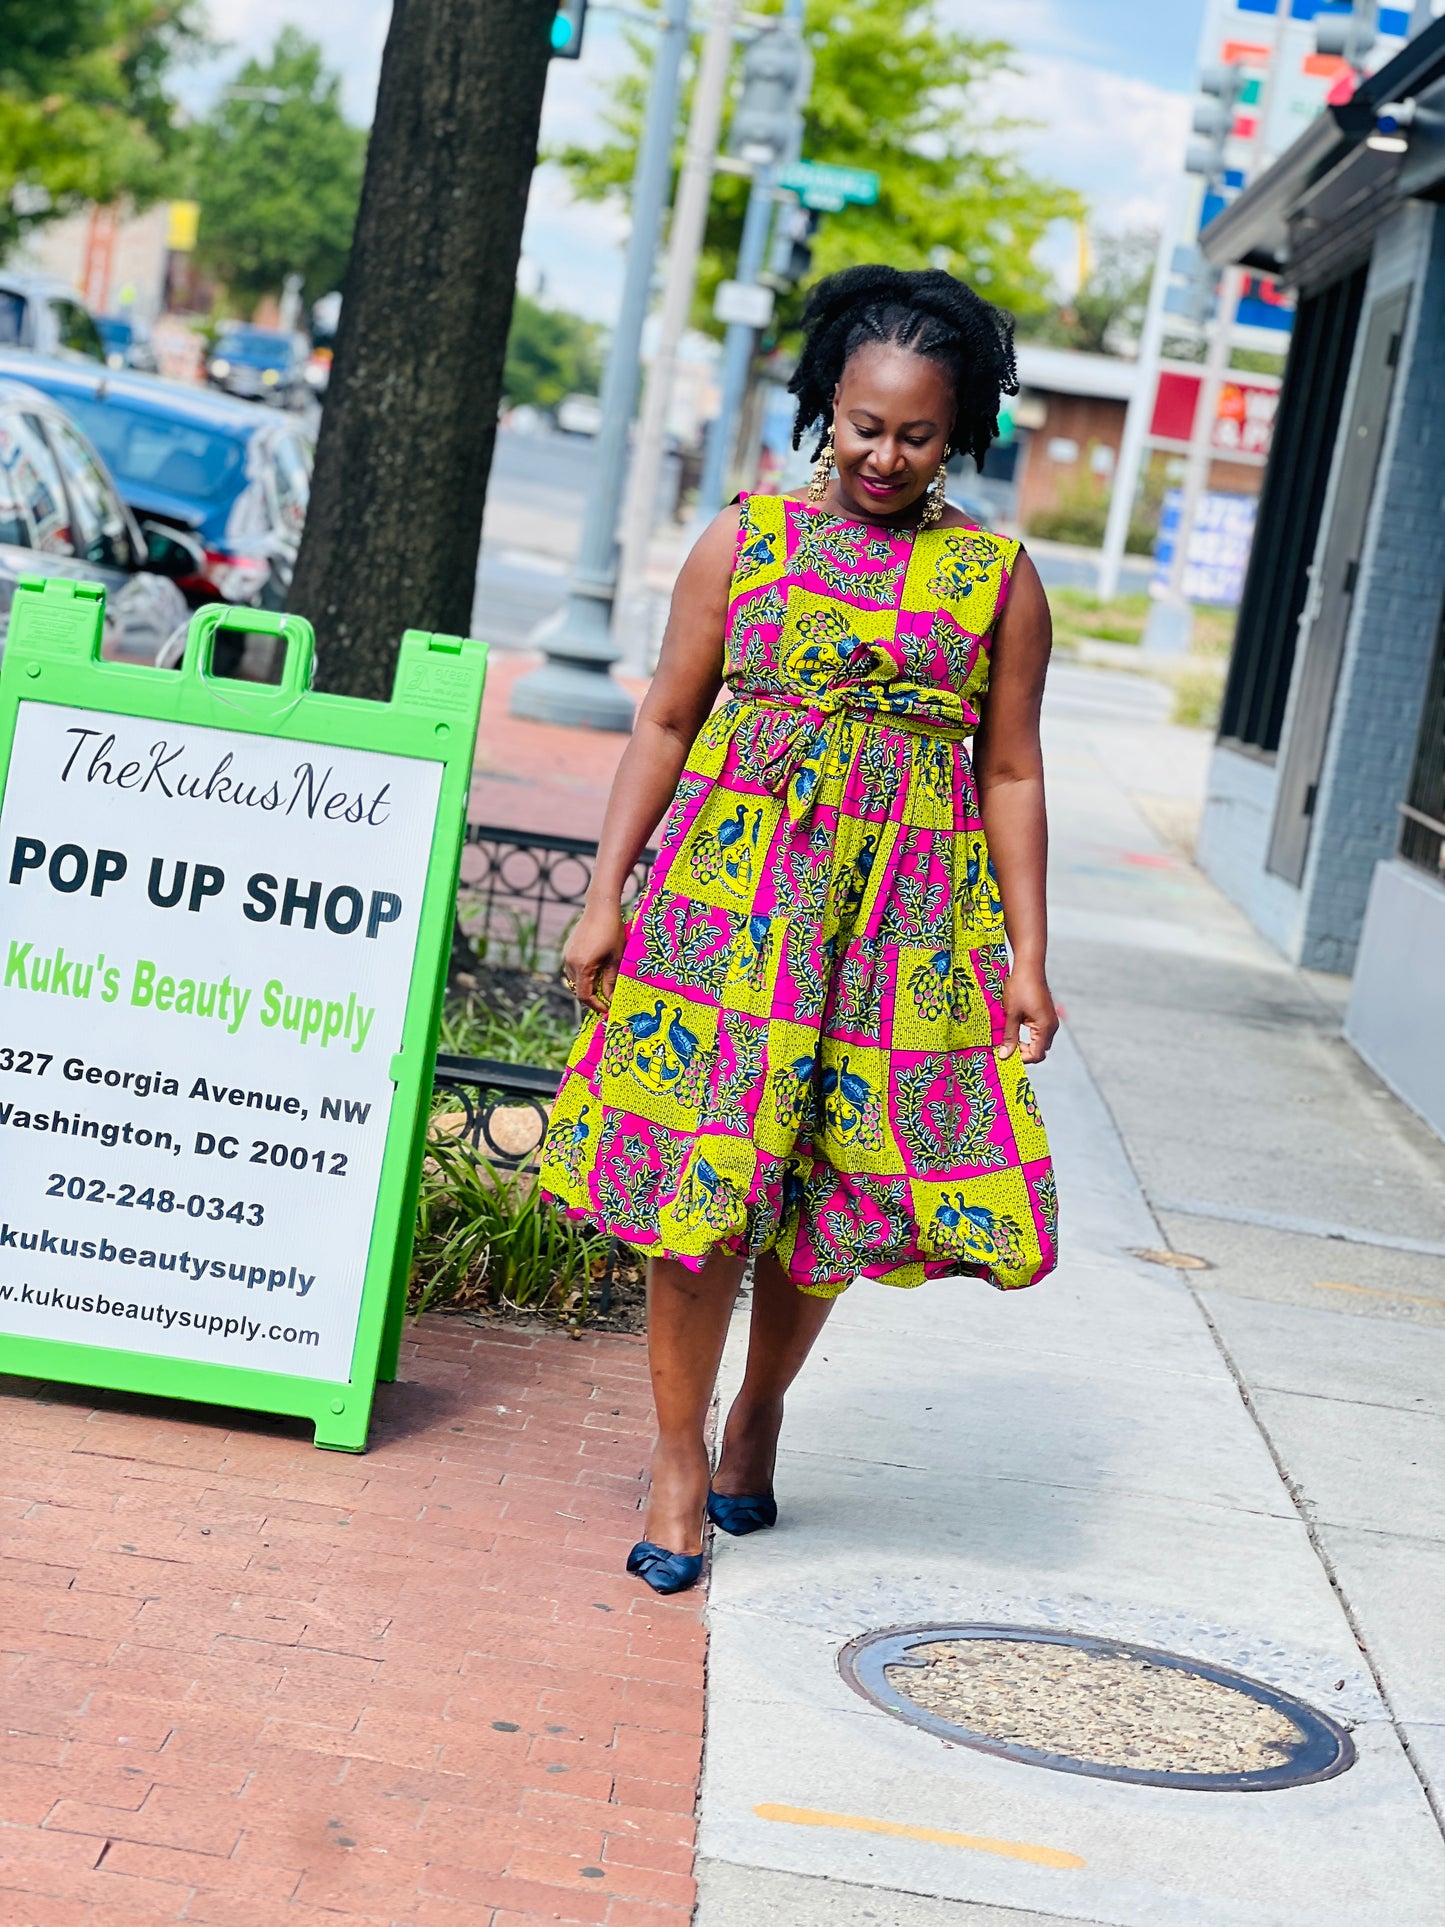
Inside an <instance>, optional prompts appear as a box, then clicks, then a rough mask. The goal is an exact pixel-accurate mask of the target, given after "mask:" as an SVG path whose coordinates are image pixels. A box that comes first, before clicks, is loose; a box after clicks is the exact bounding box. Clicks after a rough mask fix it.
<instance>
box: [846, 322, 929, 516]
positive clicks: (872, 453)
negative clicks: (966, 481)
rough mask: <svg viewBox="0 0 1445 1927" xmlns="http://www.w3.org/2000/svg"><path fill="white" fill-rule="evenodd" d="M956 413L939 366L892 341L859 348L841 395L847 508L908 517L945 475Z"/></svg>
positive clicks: (871, 343)
mask: <svg viewBox="0 0 1445 1927" xmlns="http://www.w3.org/2000/svg"><path fill="white" fill-rule="evenodd" d="M953 415H954V399H953V388H952V385H951V383H950V382H949V379H948V376H947V374H946V373H945V371H944V369H943V368H942V367H941V366H940V364H939V363H938V362H936V361H932V360H930V359H929V358H928V357H927V356H926V355H915V354H912V353H911V352H910V351H909V350H908V349H907V348H899V347H897V346H895V345H893V344H892V343H889V342H872V341H870V342H868V343H867V344H866V345H865V346H863V347H861V348H857V349H855V350H854V352H853V353H852V354H851V355H850V356H849V358H848V361H847V364H846V365H845V367H844V369H843V375H842V379H841V380H840V381H839V383H838V387H837V389H836V391H835V393H834V396H833V459H834V461H835V462H836V463H837V468H838V474H837V479H836V481H835V483H834V488H835V491H836V493H837V494H838V495H839V496H841V498H842V503H843V506H844V507H845V508H848V509H851V510H853V511H854V512H855V513H858V514H862V515H865V516H867V517H868V518H869V519H870V520H872V521H875V522H882V521H892V520H893V519H894V518H895V517H896V518H899V519H902V520H907V519H908V517H909V512H910V511H911V510H913V509H915V508H916V507H917V504H918V502H919V500H920V498H921V497H922V496H923V494H924V493H925V491H926V490H927V488H928V485H929V483H930V482H931V481H932V480H933V478H934V476H935V475H936V474H937V472H938V464H939V463H940V462H941V461H942V460H943V451H944V449H945V448H946V447H947V445H948V436H949V431H950V430H951V429H952V427H953Z"/></svg>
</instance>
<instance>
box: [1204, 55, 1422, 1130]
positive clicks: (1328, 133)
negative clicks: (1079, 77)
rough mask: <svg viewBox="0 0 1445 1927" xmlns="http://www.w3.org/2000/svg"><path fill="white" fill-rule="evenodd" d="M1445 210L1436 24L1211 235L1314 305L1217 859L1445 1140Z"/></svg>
mask: <svg viewBox="0 0 1445 1927" xmlns="http://www.w3.org/2000/svg"><path fill="white" fill-rule="evenodd" d="M1402 107H1403V109H1404V111H1403V112H1401V111H1399V110H1400V109H1401V108H1402ZM1442 202H1445V20H1437V21H1435V22H1434V24H1432V25H1430V26H1428V27H1426V29H1425V30H1424V32H1422V33H1421V34H1419V35H1418V36H1417V37H1416V38H1415V39H1414V40H1412V41H1411V42H1409V43H1408V44H1407V45H1406V46H1405V47H1404V48H1403V49H1402V51H1401V52H1400V53H1399V54H1397V55H1396V57H1395V58H1394V59H1393V60H1392V61H1390V62H1389V63H1388V65H1387V66H1386V67H1384V68H1382V69H1381V70H1380V71H1379V72H1377V73H1376V74H1374V75H1372V76H1371V77H1370V79H1369V80H1367V81H1366V82H1365V83H1364V84H1363V85H1362V86H1361V87H1360V88H1359V90H1358V91H1357V92H1356V93H1355V95H1354V97H1353V99H1351V100H1350V101H1349V102H1348V103H1345V104H1343V105H1341V106H1337V107H1334V108H1331V109H1330V110H1329V111H1328V112H1326V113H1325V114H1323V115H1321V117H1320V118H1319V119H1318V120H1317V121H1316V122H1315V123H1314V125H1313V126H1312V127H1310V129H1309V130H1308V131H1307V132H1306V133H1305V134H1304V135H1303V136H1301V138H1300V139H1299V140H1298V141H1296V142H1295V144H1294V146H1292V147H1291V148H1290V149H1289V150H1288V151H1287V152H1286V153H1285V154H1283V155H1282V156H1281V157H1280V159H1279V160H1278V161H1277V162H1276V163H1275V165H1274V166H1273V167H1272V168H1270V169H1269V170H1268V172H1267V173H1265V174H1264V175H1262V176H1261V177H1260V178H1259V180H1257V181H1256V182H1255V183H1253V184H1252V185H1251V186H1250V187H1249V188H1248V189H1247V190H1246V191H1245V192H1244V193H1243V194H1241V195H1240V196H1239V198H1238V199H1237V200H1236V201H1234V202H1233V203H1232V204H1231V205H1230V207H1229V208H1228V209H1227V210H1226V211H1225V212H1224V213H1223V214H1221V215H1220V216H1219V217H1218V218H1217V219H1216V220H1215V221H1214V222H1213V223H1212V225H1211V226H1210V227H1209V228H1208V229H1206V231H1205V234H1204V236H1203V241H1202V245H1203V246H1204V249H1205V252H1206V253H1207V254H1208V255H1209V257H1210V258H1211V259H1212V260H1213V261H1214V262H1216V263H1217V264H1220V265H1223V264H1224V263H1227V262H1236V263H1240V264H1243V265H1246V266H1250V267H1255V268H1260V269H1263V270H1265V271H1267V272H1274V273H1280V274H1281V275H1282V276H1283V277H1284V279H1285V280H1286V281H1287V282H1288V283H1289V284H1290V285H1291V286H1293V287H1294V288H1295V289H1296V290H1297V291H1298V296H1299V310H1298V316H1297V320H1296V325H1295V331H1294V337H1293V344H1292V347H1291V352H1290V360H1289V364H1288V367H1287V369H1286V372H1285V378H1284V386H1283V390H1282V392H1281V396H1280V405H1279V414H1278V419H1277V423H1276V428H1275V435H1274V443H1273V450H1272V454H1271V459H1270V463H1269V467H1268V469H1267V471H1266V475H1265V482H1264V489H1263V494H1262V497H1261V503H1260V514H1259V523H1258V528H1257V532H1256V537H1255V544H1254V551H1253V555H1252V558H1251V562H1250V569H1249V575H1248V578H1247V581H1246V583H1245V589H1244V599H1243V602H1242V605H1241V609H1240V621H1239V630H1238V634H1237V637H1236V642H1235V650H1234V656H1233V659H1232V662H1231V665H1230V675H1229V682H1228V687H1227V690H1226V695H1225V703H1224V712H1223V719H1222V724H1221V730H1220V737H1219V742H1218V745H1217V747H1216V750H1215V754H1214V758H1213V763H1212V768H1211V775H1210V783H1209V794H1208V799H1207V803H1206V807H1205V814H1204V822H1203V828H1202V832H1201V837H1200V844H1199V858H1200V861H1201V863H1202V865H1203V867H1204V868H1205V870H1206V871H1207V872H1208V874H1209V875H1210V876H1211V877H1213V879H1214V880H1215V881H1216V882H1217V883H1218V884H1219V885H1220V886H1221V887H1222V888H1223V889H1224V890H1225V891H1226V892H1227V893H1228V894H1229V895H1230V896H1231V897H1233V898H1234V900H1235V901H1236V902H1238V903H1239V904H1240V905H1241V906H1242V907H1243V908H1244V909H1245V910H1246V912H1247V913H1248V914H1249V916H1250V917H1251V919H1252V920H1253V921H1254V923H1255V924H1256V925H1257V926H1258V928H1259V929H1260V930H1261V931H1262V932H1263V933H1264V934H1265V935H1266V936H1267V937H1269V938H1270V940H1271V941H1272V942H1274V943H1275V944H1276V945H1277V946H1278V947H1279V948H1280V949H1281V950H1282V951H1283V952H1284V953H1285V954H1286V955H1287V956H1288V957H1290V958H1291V959H1292V960H1293V961H1295V962H1297V963H1299V964H1301V965H1304V966H1305V967H1307V968H1311V969H1318V970H1325V971H1334V972H1340V973H1344V974H1351V973H1353V976H1354V982H1353V985H1352V990H1351V995H1350V1002H1349V1011H1348V1017H1347V1022H1346V1035H1347V1037H1348V1038H1349V1040H1350V1041H1351V1042H1352V1043H1353V1044H1354V1045H1355V1047H1356V1048H1357V1049H1358V1050H1359V1052H1360V1054H1361V1055H1362V1056H1363V1057H1364V1058H1365V1059H1366V1061H1367V1062H1369V1063H1370V1064H1371V1065H1372V1066H1373V1067H1374V1068H1375V1069H1376V1070H1377V1071H1378V1072H1379V1073H1380V1075H1381V1076H1382V1077H1383V1078H1384V1079H1385V1081H1386V1082H1387V1083H1388V1084H1390V1085H1391V1086H1392V1087H1393V1088H1394V1089H1395V1090H1396V1091H1397V1092H1398V1093H1399V1094H1400V1095H1401V1096H1402V1097H1404V1098H1405V1099H1406V1100H1407V1101H1408V1102H1409V1103H1410V1104H1411V1105H1412V1106H1413V1107H1414V1108H1415V1109H1416V1110H1417V1111H1419V1112H1420V1113H1421V1115H1422V1116H1424V1117H1425V1118H1426V1119H1427V1121H1428V1122H1430V1123H1431V1124H1432V1125H1433V1126H1434V1128H1435V1129H1436V1130H1438V1131H1440V1132H1441V1133H1442V1135H1445V776H1442V766H1445V757H1442V743H1445V205H1442Z"/></svg>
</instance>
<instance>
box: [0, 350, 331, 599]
mask: <svg viewBox="0 0 1445 1927" xmlns="http://www.w3.org/2000/svg"><path fill="white" fill-rule="evenodd" d="M6 376H8V377H10V378H12V379H14V380H16V381H24V382H28V383H29V385H30V386H31V387H32V388H38V389H39V390H40V391H41V392H42V393H43V394H45V395H48V396H49V397H50V398H51V400H52V401H55V402H57V403H59V405H60V406H61V407H62V408H64V409H65V410H66V412H67V413H68V414H69V415H70V416H71V417H72V418H73V419H74V420H75V421H76V422H78V423H79V425H80V427H81V428H82V429H83V430H84V432H85V434H86V435H87V436H88V437H89V439H90V440H91V442H93V443H94V445H95V447H96V448H97V449H98V450H99V452H100V455H101V457H102V459H103V461H104V462H105V464H106V466H107V468H108V469H109V470H110V472H111V474H112V475H113V476H114V477H115V482H116V486H117V487H118V489H119V490H120V493H121V496H122V499H123V500H124V501H125V504H126V506H127V507H128V508H129V509H130V511H131V513H132V514H133V515H134V516H135V517H136V518H137V519H138V520H140V521H149V522H158V523H163V524H166V525H168V526H170V527H172V528H175V529H179V530H181V531H183V532H184V533H185V534H187V535H191V536H194V537H195V538H196V539H197V540H198V541H199V543H200V545H201V548H202V550H203V552H204V565H203V567H202V568H201V570H200V571H198V572H197V573H196V574H194V575H190V576H186V577H184V578H183V579H182V580H181V583H180V587H181V589H182V590H183V591H184V593H185V595H186V598H187V600H188V602H189V603H190V604H191V606H192V607H196V606H198V605H199V604H201V603H203V602H238V603H249V604H252V605H255V606H258V607H261V608H266V609H282V608H284V607H285V606H286V594H287V591H288V590H289V588H290V586H291V571H292V567H293V565H294V563H295V560H296V551H297V549H298V547H299V546H300V541H301V530H302V526H303V524H304V523H305V520H306V505H307V502H308V500H309V497H310V492H311V453H312V451H311V442H310V438H309V437H308V436H307V434H306V432H305V430H304V428H303V427H302V426H301V425H300V423H299V422H297V421H296V420H295V419H294V418H290V417H287V416H284V415H278V414H277V412H276V410H275V409H271V408H264V407H261V406H259V405H257V404H255V403H252V402H238V401H233V400H231V399H230V398H229V397H226V396H222V395H218V394H216V393H215V392H214V390H207V389H204V388H194V387H188V386H187V385H185V384H184V383H182V382H173V381H162V380H160V379H158V378H156V377H153V376H149V375H136V374H131V373H129V372H125V371H112V370H110V369H107V368H104V367H91V366H88V365H86V364H84V363H81V362H67V361H61V360H58V359H52V358H50V357H47V356H42V355H30V354H24V353H18V352H10V353H3V352H0V378H3V377H6Z"/></svg>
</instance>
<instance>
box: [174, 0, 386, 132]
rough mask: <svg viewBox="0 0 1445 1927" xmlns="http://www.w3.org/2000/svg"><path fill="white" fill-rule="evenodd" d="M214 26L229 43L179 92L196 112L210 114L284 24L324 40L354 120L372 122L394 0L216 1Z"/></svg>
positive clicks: (211, 14) (211, 10)
mask: <svg viewBox="0 0 1445 1927" xmlns="http://www.w3.org/2000/svg"><path fill="white" fill-rule="evenodd" d="M207 12H208V14H209V17H210V23H211V30H212V32H213V33H214V34H215V36H216V38H217V39H218V40H221V41H224V42H225V43H226V46H225V49H224V51H223V52H222V54H221V55H220V57H219V58H218V59H215V60H207V61H204V62H202V63H200V64H199V65H197V66H196V67H193V68H192V69H191V70H190V71H189V72H188V73H186V74H185V75H184V76H183V78H182V80H181V82H180V84H179V86H178V87H177V92H178V93H179V94H180V96H181V98H182V99H183V100H184V102H185V104H186V106H187V107H188V108H189V109H190V111H191V112H192V113H197V114H199V113H204V112H205V111H206V109H207V108H208V107H209V106H210V104H211V102H212V101H213V100H214V99H215V96H216V94H217V93H218V91H219V90H220V89H221V88H222V87H224V86H225V84H226V83H227V81H229V80H230V79H231V77H232V75H233V74H234V73H235V71H236V69H237V68H238V67H239V66H240V65H241V63H242V61H243V60H246V59H247V58H249V57H250V56H252V55H254V56H256V57H257V58H258V59H264V58H265V56H266V55H267V54H268V53H269V52H270V49H271V45H272V42H273V41H274V40H275V38H276V36H277V34H278V33H279V32H280V31H281V29H282V28H283V27H298V28H299V29H300V30H301V32H302V33H304V34H305V35H306V37H307V39H308V40H315V41H318V42H319V43H320V45H321V48H322V51H323V52H324V54H325V56H326V64H327V66H328V67H331V68H332V69H333V70H334V71H335V72H337V73H339V74H340V76H341V93H342V101H343V104H344V107H345V111H346V114H347V116H348V118H349V119H351V120H353V121H356V122H358V123H359V124H360V125H362V126H366V125H369V124H370V121H371V110H372V104H373V102H374V101H375V99H376V77H377V75H378V73H379V72H380V71H381V50H382V48H383V46H384V45H385V44H386V30H387V27H388V26H389V24H390V21H391V7H390V5H389V4H388V0H343V4H342V5H340V6H337V5H336V0H210V5H209V6H208V8H207Z"/></svg>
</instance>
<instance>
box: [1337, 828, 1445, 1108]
mask: <svg viewBox="0 0 1445 1927" xmlns="http://www.w3.org/2000/svg"><path fill="white" fill-rule="evenodd" d="M1442 958H1445V888H1442V887H1441V886H1440V884H1439V883H1437V882H1436V881H1435V879H1434V878H1433V877H1428V876H1426V874H1425V872H1424V871H1423V870H1417V869H1416V868H1415V867H1414V865H1413V864H1409V863H1402V862H1401V861H1400V859H1399V858H1398V857H1397V858H1395V860H1394V861H1393V862H1390V863H1380V864H1377V865H1376V867H1375V880H1374V883H1373V885H1372V887H1371V890H1370V903H1369V908H1368V909H1367V910H1366V912H1365V928H1364V934H1363V936H1362V937H1361V939H1360V950H1359V955H1358V957H1357V958H1356V961H1355V981H1354V982H1353V983H1352V984H1351V985H1350V1003H1349V1009H1348V1010H1347V1012H1346V1013H1345V1038H1346V1040H1347V1041H1348V1042H1349V1043H1351V1044H1353V1045H1354V1047H1355V1049H1356V1050H1357V1051H1358V1052H1359V1053H1360V1055H1361V1057H1363V1058H1364V1060H1365V1062H1366V1063H1367V1064H1368V1065H1369V1066H1370V1068H1371V1069H1372V1070H1374V1071H1377V1072H1378V1073H1379V1075H1380V1076H1381V1077H1383V1078H1384V1080H1385V1082H1386V1083H1387V1084H1388V1085H1389V1087H1390V1089H1391V1090H1392V1091H1394V1092H1395V1094H1396V1095H1397V1096H1398V1097H1403V1098H1404V1100H1405V1102H1406V1103H1407V1104H1408V1105H1409V1106H1410V1107H1411V1109H1412V1110H1416V1111H1418V1112H1419V1113H1420V1115H1421V1117H1423V1118H1424V1120H1425V1122H1426V1123H1427V1124H1428V1125H1430V1126H1431V1128H1432V1129H1433V1130H1435V1131H1438V1132H1439V1134H1440V1136H1441V1137H1445V969H1442V968H1441V959H1442Z"/></svg>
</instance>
